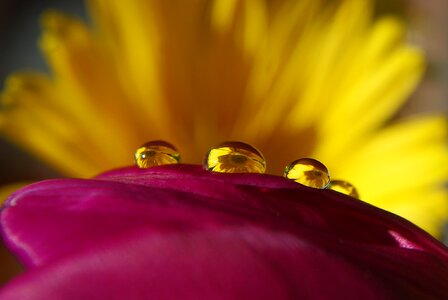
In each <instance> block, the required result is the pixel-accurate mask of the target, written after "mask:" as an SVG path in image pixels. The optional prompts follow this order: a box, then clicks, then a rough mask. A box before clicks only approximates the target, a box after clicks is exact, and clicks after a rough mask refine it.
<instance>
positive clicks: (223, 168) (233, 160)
mask: <svg viewBox="0 0 448 300" xmlns="http://www.w3.org/2000/svg"><path fill="white" fill-rule="evenodd" d="M204 168H205V169H206V170H209V171H213V172H220V173H264V172H265V171H266V161H265V159H264V157H263V154H261V152H260V151H258V150H257V149H255V148H254V147H252V146H251V145H248V144H246V143H243V142H225V143H222V144H219V145H218V146H216V147H213V148H211V149H210V150H209V151H208V152H207V155H206V157H205V159H204Z"/></svg>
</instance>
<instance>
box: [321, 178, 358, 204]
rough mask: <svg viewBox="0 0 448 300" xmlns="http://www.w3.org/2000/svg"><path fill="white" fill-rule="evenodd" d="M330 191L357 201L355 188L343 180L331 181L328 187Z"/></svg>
mask: <svg viewBox="0 0 448 300" xmlns="http://www.w3.org/2000/svg"><path fill="white" fill-rule="evenodd" d="M328 188H329V189H330V190H333V191H336V192H339V193H342V194H346V195H349V196H351V197H353V198H358V199H359V194H358V191H357V190H356V188H355V187H354V186H353V185H352V184H351V183H350V182H347V181H344V180H332V181H331V182H330V185H329V186H328Z"/></svg>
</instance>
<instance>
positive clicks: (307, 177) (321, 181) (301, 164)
mask: <svg viewBox="0 0 448 300" xmlns="http://www.w3.org/2000/svg"><path fill="white" fill-rule="evenodd" d="M284 176H285V177H286V178H288V179H291V180H294V181H295V182H298V183H300V184H303V185H306V186H308V187H312V188H316V189H324V188H326V187H327V186H328V184H329V183H330V173H329V172H328V169H327V167H325V166H324V164H322V163H321V162H320V161H318V160H315V159H312V158H300V159H297V160H295V161H293V162H292V163H290V164H289V165H288V166H287V167H286V168H285V173H284Z"/></svg>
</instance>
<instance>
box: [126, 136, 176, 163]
mask: <svg viewBox="0 0 448 300" xmlns="http://www.w3.org/2000/svg"><path fill="white" fill-rule="evenodd" d="M134 158H135V163H136V164H137V166H138V167H139V168H142V169H144V168H150V167H154V166H160V165H169V164H177V163H178V162H179V161H180V155H179V152H178V151H177V150H176V148H175V147H174V146H173V145H171V144H170V143H168V142H165V141H151V142H148V143H146V144H144V145H143V146H141V147H140V148H138V149H137V151H135V155H134Z"/></svg>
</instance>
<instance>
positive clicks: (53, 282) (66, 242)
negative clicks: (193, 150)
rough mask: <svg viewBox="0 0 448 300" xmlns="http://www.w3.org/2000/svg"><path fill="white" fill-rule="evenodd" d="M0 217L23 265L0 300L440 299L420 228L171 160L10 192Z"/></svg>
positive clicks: (437, 270)
mask: <svg viewBox="0 0 448 300" xmlns="http://www.w3.org/2000/svg"><path fill="white" fill-rule="evenodd" d="M0 222H1V228H2V233H3V237H4V239H5V241H6V242H7V243H8V245H9V247H10V249H12V250H13V251H14V252H15V253H16V254H17V255H18V256H19V258H20V259H21V261H22V262H23V263H24V264H25V265H26V266H27V267H28V271H27V272H25V273H24V274H23V275H22V276H20V277H18V278H17V279H15V280H13V281H12V282H11V283H10V284H9V285H7V286H6V287H4V289H3V290H2V291H1V292H0V296H1V299H17V297H19V298H21V299H49V298H64V299H80V298H85V297H88V298H89V299H104V298H105V297H106V298H109V299H118V298H121V299H122V298H124V297H125V298H144V297H154V298H179V297H181V298H185V299H197V297H202V298H204V299H229V298H234V299H235V298H236V299H239V298H241V299H243V298H245V299H247V298H250V297H257V298H261V299H272V298H276V299H297V298H301V299H327V298H332V299H335V297H336V299H353V298H356V297H358V298H359V297H363V298H366V299H378V298H388V297H399V298H403V299H405V298H415V297H417V298H421V297H429V298H430V299H431V297H432V298H435V299H437V298H440V297H442V296H443V295H444V294H445V295H446V293H447V291H448V286H447V282H448V264H447V258H448V255H447V251H446V248H445V247H444V246H443V245H442V244H440V243H439V242H437V241H436V240H434V239H433V238H432V237H430V236H429V235H428V234H427V233H425V232H424V231H422V230H420V229H419V228H417V227H415V226H414V225H412V224H411V223H409V222H408V221H405V220H404V219H402V218H400V217H397V216H395V215H393V214H390V213H387V212H385V211H382V210H380V209H377V208H375V207H373V206H370V205H368V204H366V203H363V202H361V201H359V200H356V199H353V198H350V197H347V196H344V195H342V194H339V193H336V192H333V191H329V190H314V189H311V188H307V187H303V186H300V185H298V184H295V183H294V182H291V181H288V180H286V179H284V178H281V177H276V176H270V175H259V174H215V173H210V172H206V171H203V170H202V169H201V167H200V166H192V165H172V166H162V167H155V168H151V169H144V170H142V169H137V168H124V169H119V170H114V171H110V172H108V173H104V174H102V175H100V176H98V177H97V178H95V179H92V180H85V179H58V180H49V181H43V182H40V183H37V184H33V185H30V186H28V187H26V188H24V189H21V190H20V191H18V192H16V193H14V194H13V195H12V196H11V197H10V198H9V199H8V200H7V202H6V203H5V207H4V208H3V210H2V212H1V214H0ZM335 295H336V296H335ZM14 297H15V298H14ZM442 298H443V297H442Z"/></svg>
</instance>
